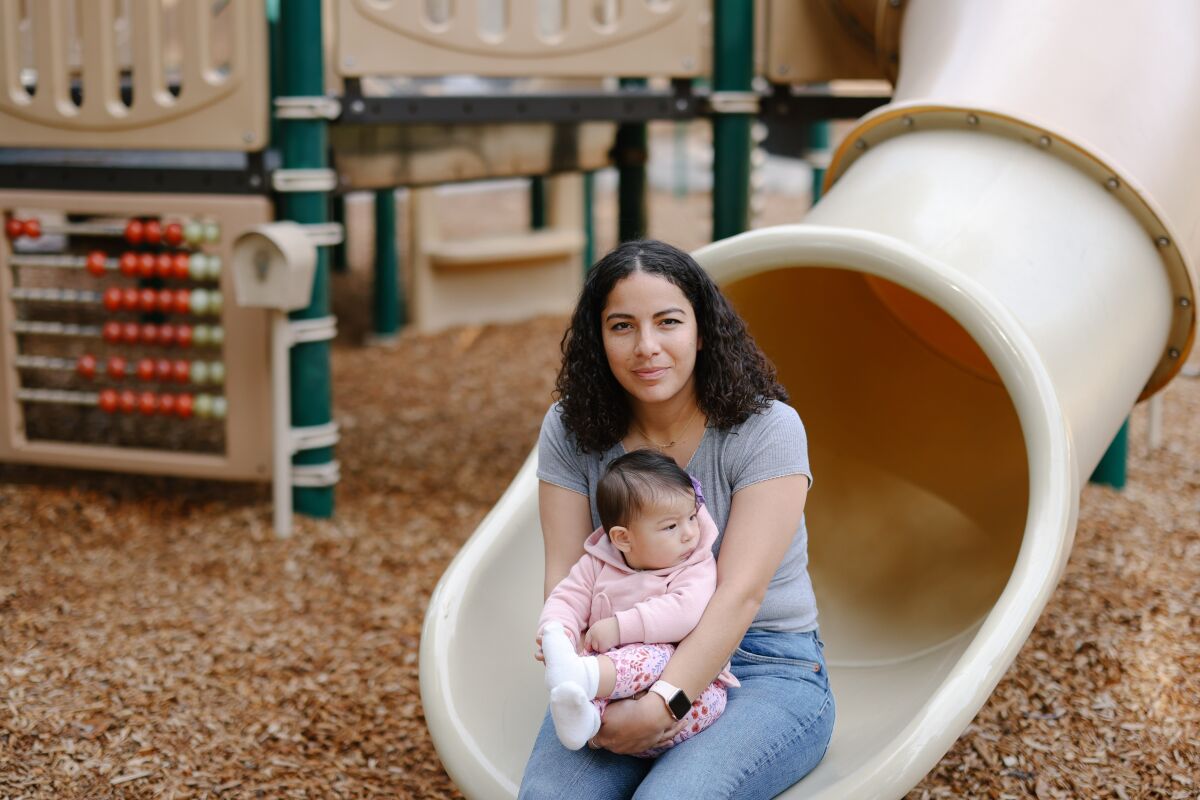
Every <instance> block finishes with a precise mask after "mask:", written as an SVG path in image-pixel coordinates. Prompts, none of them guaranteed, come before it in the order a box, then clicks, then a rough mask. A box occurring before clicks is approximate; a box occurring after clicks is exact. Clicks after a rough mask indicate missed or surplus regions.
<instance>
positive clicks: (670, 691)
mask: <svg viewBox="0 0 1200 800" xmlns="http://www.w3.org/2000/svg"><path fill="white" fill-rule="evenodd" d="M650 691H652V692H654V693H655V694H656V695H659V696H660V697H662V699H663V700H664V701H665V702H666V704H667V710H668V711H670V712H671V716H672V717H674V718H675V719H677V720H680V719H683V718H684V717H686V716H687V713H688V711H689V710H690V709H691V707H692V701H691V700H689V699H688V696H687V695H686V694H684V693H683V689H680V688H679V687H678V686H672V685H671V684H669V683H667V682H666V681H655V682H654V685H653V686H651V687H650Z"/></svg>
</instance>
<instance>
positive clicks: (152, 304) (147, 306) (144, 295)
mask: <svg viewBox="0 0 1200 800" xmlns="http://www.w3.org/2000/svg"><path fill="white" fill-rule="evenodd" d="M138 308H140V309H141V310H142V311H154V310H155V309H157V308H158V292H156V291H154V290H153V289H142V290H141V291H140V292H138Z"/></svg>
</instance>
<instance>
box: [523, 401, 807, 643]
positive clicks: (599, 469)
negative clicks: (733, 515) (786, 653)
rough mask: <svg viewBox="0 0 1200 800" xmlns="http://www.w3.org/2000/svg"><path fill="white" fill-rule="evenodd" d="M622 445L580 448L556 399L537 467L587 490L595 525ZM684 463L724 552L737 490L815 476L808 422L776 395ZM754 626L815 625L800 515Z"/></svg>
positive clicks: (710, 433) (546, 477)
mask: <svg viewBox="0 0 1200 800" xmlns="http://www.w3.org/2000/svg"><path fill="white" fill-rule="evenodd" d="M624 452H625V448H624V447H623V446H622V445H621V443H620V442H618V443H617V444H615V445H613V446H612V447H610V448H609V449H608V450H606V451H604V452H603V453H584V452H581V451H580V450H579V448H578V447H577V445H576V442H575V437H574V435H573V434H571V433H570V432H569V431H568V430H567V429H566V427H565V426H564V425H563V422H562V414H561V410H560V409H559V407H558V405H557V404H556V405H553V406H551V407H550V410H549V411H548V412H546V417H545V419H544V420H543V421H542V431H541V434H540V436H539V437H538V471H537V475H538V478H539V479H540V480H543V481H546V482H547V483H552V484H554V485H555V486H561V487H562V488H564V489H569V490H571V491H573V492H578V493H579V494H582V495H585V496H587V498H588V502H589V503H590V504H591V509H592V525H594V526H599V525H600V515H599V514H598V513H597V512H596V484H597V483H598V482H599V481H600V477H601V476H602V475H603V474H604V470H605V469H606V468H607V467H608V464H609V462H611V461H612V460H613V459H614V458H616V457H617V456H620V455H622V454H623V453H624ZM687 471H688V472H690V473H691V474H692V475H693V476H694V477H695V478H696V479H697V480H698V481H700V485H701V486H702V487H703V489H704V500H705V502H706V504H707V505H708V510H709V513H710V514H712V518H713V520H714V521H715V522H716V523H717V530H718V531H719V533H718V536H717V541H716V543H715V544H714V545H713V553H714V554H716V555H719V554H720V551H721V541H722V539H723V538H724V536H725V525H726V523H728V521H729V508H730V504H731V503H732V502H733V495H734V494H735V493H737V492H738V491H739V490H741V489H743V488H745V487H747V486H750V485H752V484H755V483H759V482H761V481H766V480H770V479H772V478H782V477H784V476H786V475H805V476H807V477H808V479H809V482H810V483H811V481H812V471H811V470H810V468H809V464H808V438H807V436H806V434H805V432H804V425H803V423H801V422H800V417H799V415H798V414H797V413H796V411H795V409H793V408H792V407H791V406H789V405H787V404H786V403H781V402H778V401H772V402H771V403H770V404H769V405H768V407H767V408H766V410H764V411H763V412H762V413H759V414H751V415H750V417H749V418H748V419H747V420H746V421H745V422H743V423H741V424H740V425H735V426H734V427H732V428H729V429H728V430H723V429H719V428H707V429H706V430H705V431H704V436H703V438H701V440H700V446H699V447H698V448H697V449H696V453H695V455H693V456H692V460H691V461H689V462H688V465H687ZM750 627H751V628H752V629H753V628H757V629H761V630H772V631H810V630H813V629H815V628H816V627H817V603H816V598H815V597H814V596H813V590H812V582H811V581H810V580H809V577H808V531H807V529H806V528H805V524H804V519H803V518H802V519H801V520H800V527H798V528H797V529H796V535H795V536H794V537H792V544H791V546H790V547H789V548H788V551H787V553H786V554H785V555H784V557H783V562H782V563H781V564H780V565H779V569H778V570H776V571H775V575H774V576H773V577H772V578H771V583H770V585H769V586H768V587H767V594H766V597H765V598H764V599H763V604H762V607H761V608H760V609H759V610H758V614H757V615H756V616H755V618H754V622H753V623H751V626H750Z"/></svg>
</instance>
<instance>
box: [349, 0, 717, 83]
mask: <svg viewBox="0 0 1200 800" xmlns="http://www.w3.org/2000/svg"><path fill="white" fill-rule="evenodd" d="M709 13H710V12H709V3H708V2H707V1H706V0H600V2H587V3H585V2H581V0H539V2H534V0H338V2H337V21H338V31H337V54H336V63H337V70H338V72H339V73H340V74H341V75H342V76H343V77H360V76H364V75H462V74H470V75H483V76H531V77H537V76H557V77H568V76H625V75H645V76H669V77H693V76H696V75H699V74H700V68H701V59H702V49H703V34H704V31H705V30H706V25H707V23H708V19H709Z"/></svg>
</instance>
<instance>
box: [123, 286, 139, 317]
mask: <svg viewBox="0 0 1200 800" xmlns="http://www.w3.org/2000/svg"><path fill="white" fill-rule="evenodd" d="M121 307H122V308H124V309H125V310H126V311H137V307H138V290H137V289H135V288H134V287H132V286H127V287H125V288H124V289H122V290H121Z"/></svg>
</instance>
